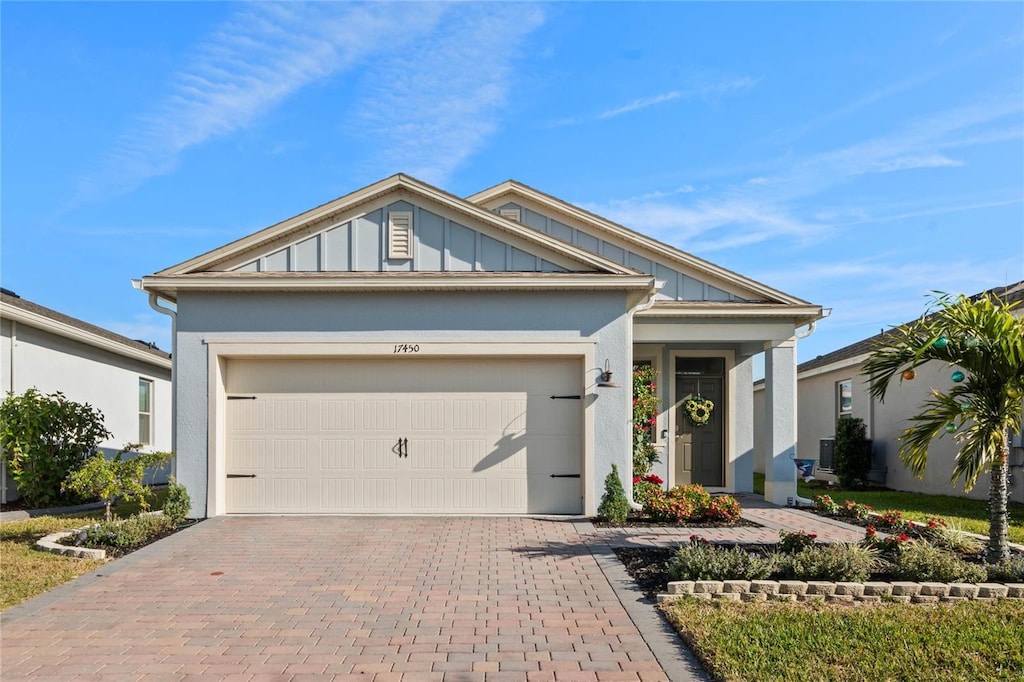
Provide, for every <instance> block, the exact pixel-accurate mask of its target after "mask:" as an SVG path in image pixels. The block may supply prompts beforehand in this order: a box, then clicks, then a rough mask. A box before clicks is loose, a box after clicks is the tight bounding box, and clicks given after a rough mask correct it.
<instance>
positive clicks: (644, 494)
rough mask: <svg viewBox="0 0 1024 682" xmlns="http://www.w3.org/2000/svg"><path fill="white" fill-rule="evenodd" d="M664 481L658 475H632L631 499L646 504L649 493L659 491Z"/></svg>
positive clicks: (654, 493)
mask: <svg viewBox="0 0 1024 682" xmlns="http://www.w3.org/2000/svg"><path fill="white" fill-rule="evenodd" d="M662 483H664V481H663V480H662V479H661V477H660V476H655V475H654V474H648V475H647V476H642V477H641V476H634V477H633V499H634V500H635V501H636V503H637V504H639V505H640V506H643V505H645V504H647V500H648V499H649V498H650V497H651V495H657V494H658V493H659V492H661V489H662V488H661V484H662Z"/></svg>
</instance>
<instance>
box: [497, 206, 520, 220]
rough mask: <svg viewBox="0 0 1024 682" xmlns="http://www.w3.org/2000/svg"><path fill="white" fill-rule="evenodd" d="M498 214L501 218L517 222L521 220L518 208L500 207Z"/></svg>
mask: <svg viewBox="0 0 1024 682" xmlns="http://www.w3.org/2000/svg"><path fill="white" fill-rule="evenodd" d="M498 215H500V216H501V217H502V218H507V219H509V220H514V221H516V222H517V223H521V222H523V216H522V213H521V212H520V211H519V209H518V208H502V209H500V210H499V211H498Z"/></svg>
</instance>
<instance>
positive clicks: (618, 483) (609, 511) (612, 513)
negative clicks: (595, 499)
mask: <svg viewBox="0 0 1024 682" xmlns="http://www.w3.org/2000/svg"><path fill="white" fill-rule="evenodd" d="M628 516H629V501H628V500H627V499H626V491H625V489H623V487H622V479H620V478H619V468H618V467H617V466H615V465H614V464H612V471H611V473H610V474H608V475H607V476H605V479H604V496H603V497H602V498H601V506H599V507H598V508H597V518H599V519H604V520H605V521H608V522H610V523H625V522H626V518H627V517H628Z"/></svg>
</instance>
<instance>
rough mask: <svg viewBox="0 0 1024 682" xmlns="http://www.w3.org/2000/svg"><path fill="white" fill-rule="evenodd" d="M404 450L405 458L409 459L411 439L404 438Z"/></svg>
mask: <svg viewBox="0 0 1024 682" xmlns="http://www.w3.org/2000/svg"><path fill="white" fill-rule="evenodd" d="M402 448H403V449H404V450H405V458H406V459H409V439H408V438H403V439H402Z"/></svg>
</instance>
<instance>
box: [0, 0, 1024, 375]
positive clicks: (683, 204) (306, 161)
mask: <svg viewBox="0 0 1024 682" xmlns="http://www.w3.org/2000/svg"><path fill="white" fill-rule="evenodd" d="M0 20H2V36H0V38H2V171H3V172H2V188H0V189H2V200H3V203H2V221H3V223H2V234H0V238H2V240H0V248H2V260H0V267H2V271H0V283H2V284H3V286H4V287H6V288H8V289H11V290H14V291H16V292H17V293H19V294H20V295H22V296H23V297H25V298H28V299H30V300H33V301H36V302H38V303H40V304H42V305H46V306H49V307H52V308H55V309H57V310H60V311H62V312H64V313H67V314H70V315H73V316H76V317H79V318H81V319H84V320H87V321H89V322H93V323H95V324H99V325H102V326H105V327H108V328H110V329H112V330H115V331H118V332H121V333H123V334H126V335H128V336H131V337H132V338H142V339H146V340H153V341H156V342H158V343H159V344H160V345H161V346H162V347H164V348H169V347H170V339H169V337H170V325H169V321H168V319H167V318H166V317H163V316H160V315H158V314H156V313H154V312H153V311H151V310H150V308H149V307H148V305H147V301H146V297H145V296H144V295H143V294H141V293H139V292H136V291H134V290H133V289H132V288H131V285H130V279H131V278H137V277H141V276H143V275H146V274H150V273H152V272H155V271H157V270H159V269H161V268H164V267H167V266H169V265H172V264H174V263H178V262H180V261H183V260H185V259H187V258H190V257H192V256H194V255H197V254H199V253H202V252H205V251H207V250H209V249H211V248H215V247H217V246H220V245H221V244H224V243H226V242H228V241H231V240H233V239H236V238H238V237H241V236H244V235H246V234H249V233H251V232H254V231H255V230H257V229H260V228H262V227H265V226H267V225H270V224H272V223H275V222H277V221H279V220H282V219H284V218H288V217H290V216H293V215H295V214H297V213H300V212H302V211H304V210H306V209H308V208H310V207H312V206H315V205H318V204H321V203H323V202H325V201H328V200H330V199H333V198H335V197H337V196H340V195H343V194H345V193H347V192H349V191H352V190H354V189H357V188H359V187H362V186H364V185H366V184H369V183H370V182H373V181H375V180H378V179H380V178H382V177H385V176H388V175H391V174H392V173H395V172H399V171H401V172H406V173H409V174H411V175H413V176H416V177H419V178H420V179H422V180H425V181H428V182H431V183H433V184H437V185H439V186H441V187H443V188H445V189H447V190H449V191H451V192H453V193H455V194H459V195H463V196H465V195H469V194H472V193H474V192H476V191H478V190H480V189H483V188H485V187H489V186H491V185H494V184H496V183H498V182H500V181H502V180H505V179H508V178H510V177H511V178H515V179H517V180H520V181H522V182H525V183H527V184H529V185H532V186H534V187H536V188H538V189H541V190H543V191H546V192H548V193H550V194H554V195H555V196H558V197H560V198H562V199H565V200H567V201H570V202H573V203H577V204H580V205H582V206H584V207H586V208H588V209H590V210H592V211H595V212H597V213H599V214H602V215H605V216H607V217H609V218H611V219H614V220H616V221H619V222H621V223H623V224H625V225H628V226H630V227H632V228H634V229H636V230H638V231H640V232H644V233H646V234H649V235H651V236H653V237H655V238H657V239H661V240H662V241H665V242H667V243H669V244H671V245H673V246H675V247H678V248H680V249H683V250H684V251H688V252H690V253H693V254H695V255H697V256H700V257H702V258H705V259H707V260H710V261H712V262H714V263H717V264H719V265H722V266H724V267H727V268H729V269H732V270H735V271H737V272H740V273H743V274H744V275H747V276H749V277H752V278H754V279H757V280H759V281H762V282H764V283H766V284H768V285H770V286H773V287H775V288H778V289H781V290H783V291H786V292H788V293H790V294H793V295H796V296H799V297H801V298H804V299H807V300H809V301H812V302H814V303H818V304H820V305H823V306H826V307H829V308H832V310H833V312H832V315H831V317H830V318H828V319H827V320H825V321H823V322H822V323H820V324H819V325H818V330H817V332H816V333H815V334H814V335H813V336H811V337H809V338H808V339H806V340H804V341H801V344H800V349H799V356H800V359H801V360H807V359H810V358H813V357H815V356H816V355H818V354H821V353H825V352H828V351H830V350H833V349H835V348H838V347H841V346H843V345H845V344H847V343H851V342H853V341H856V340H859V339H861V338H864V337H866V336H868V335H871V334H874V333H876V332H877V331H878V330H879V329H881V328H883V327H888V326H891V325H894V324H898V323H900V322H904V321H906V320H908V319H911V318H913V317H915V316H916V315H918V314H919V313H920V312H921V311H922V310H923V308H924V306H925V304H926V302H927V299H926V294H927V293H928V292H929V291H931V290H942V291H949V292H963V293H974V292H977V291H981V290H984V289H988V288H990V287H994V286H999V285H1003V284H1006V283H1011V282H1016V281H1019V280H1022V279H1024V42H1022V41H1024V5H1022V4H1021V3H968V4H958V3H909V4H890V3H795V4H775V3H754V4H744V3H713V4H695V3H650V4H617V3H615V4H613V3H602V4H588V3H558V4H542V3H519V4H511V5H505V4H497V3H491V4H479V5H478V4H438V5H433V4H426V3H415V4H413V3H406V4H384V3H376V4H369V5H357V4H341V3H314V4H309V5H303V4H285V5H277V4H270V3H264V4H221V3H206V2H203V3H11V2H5V3H3V4H2V6H0Z"/></svg>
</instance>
